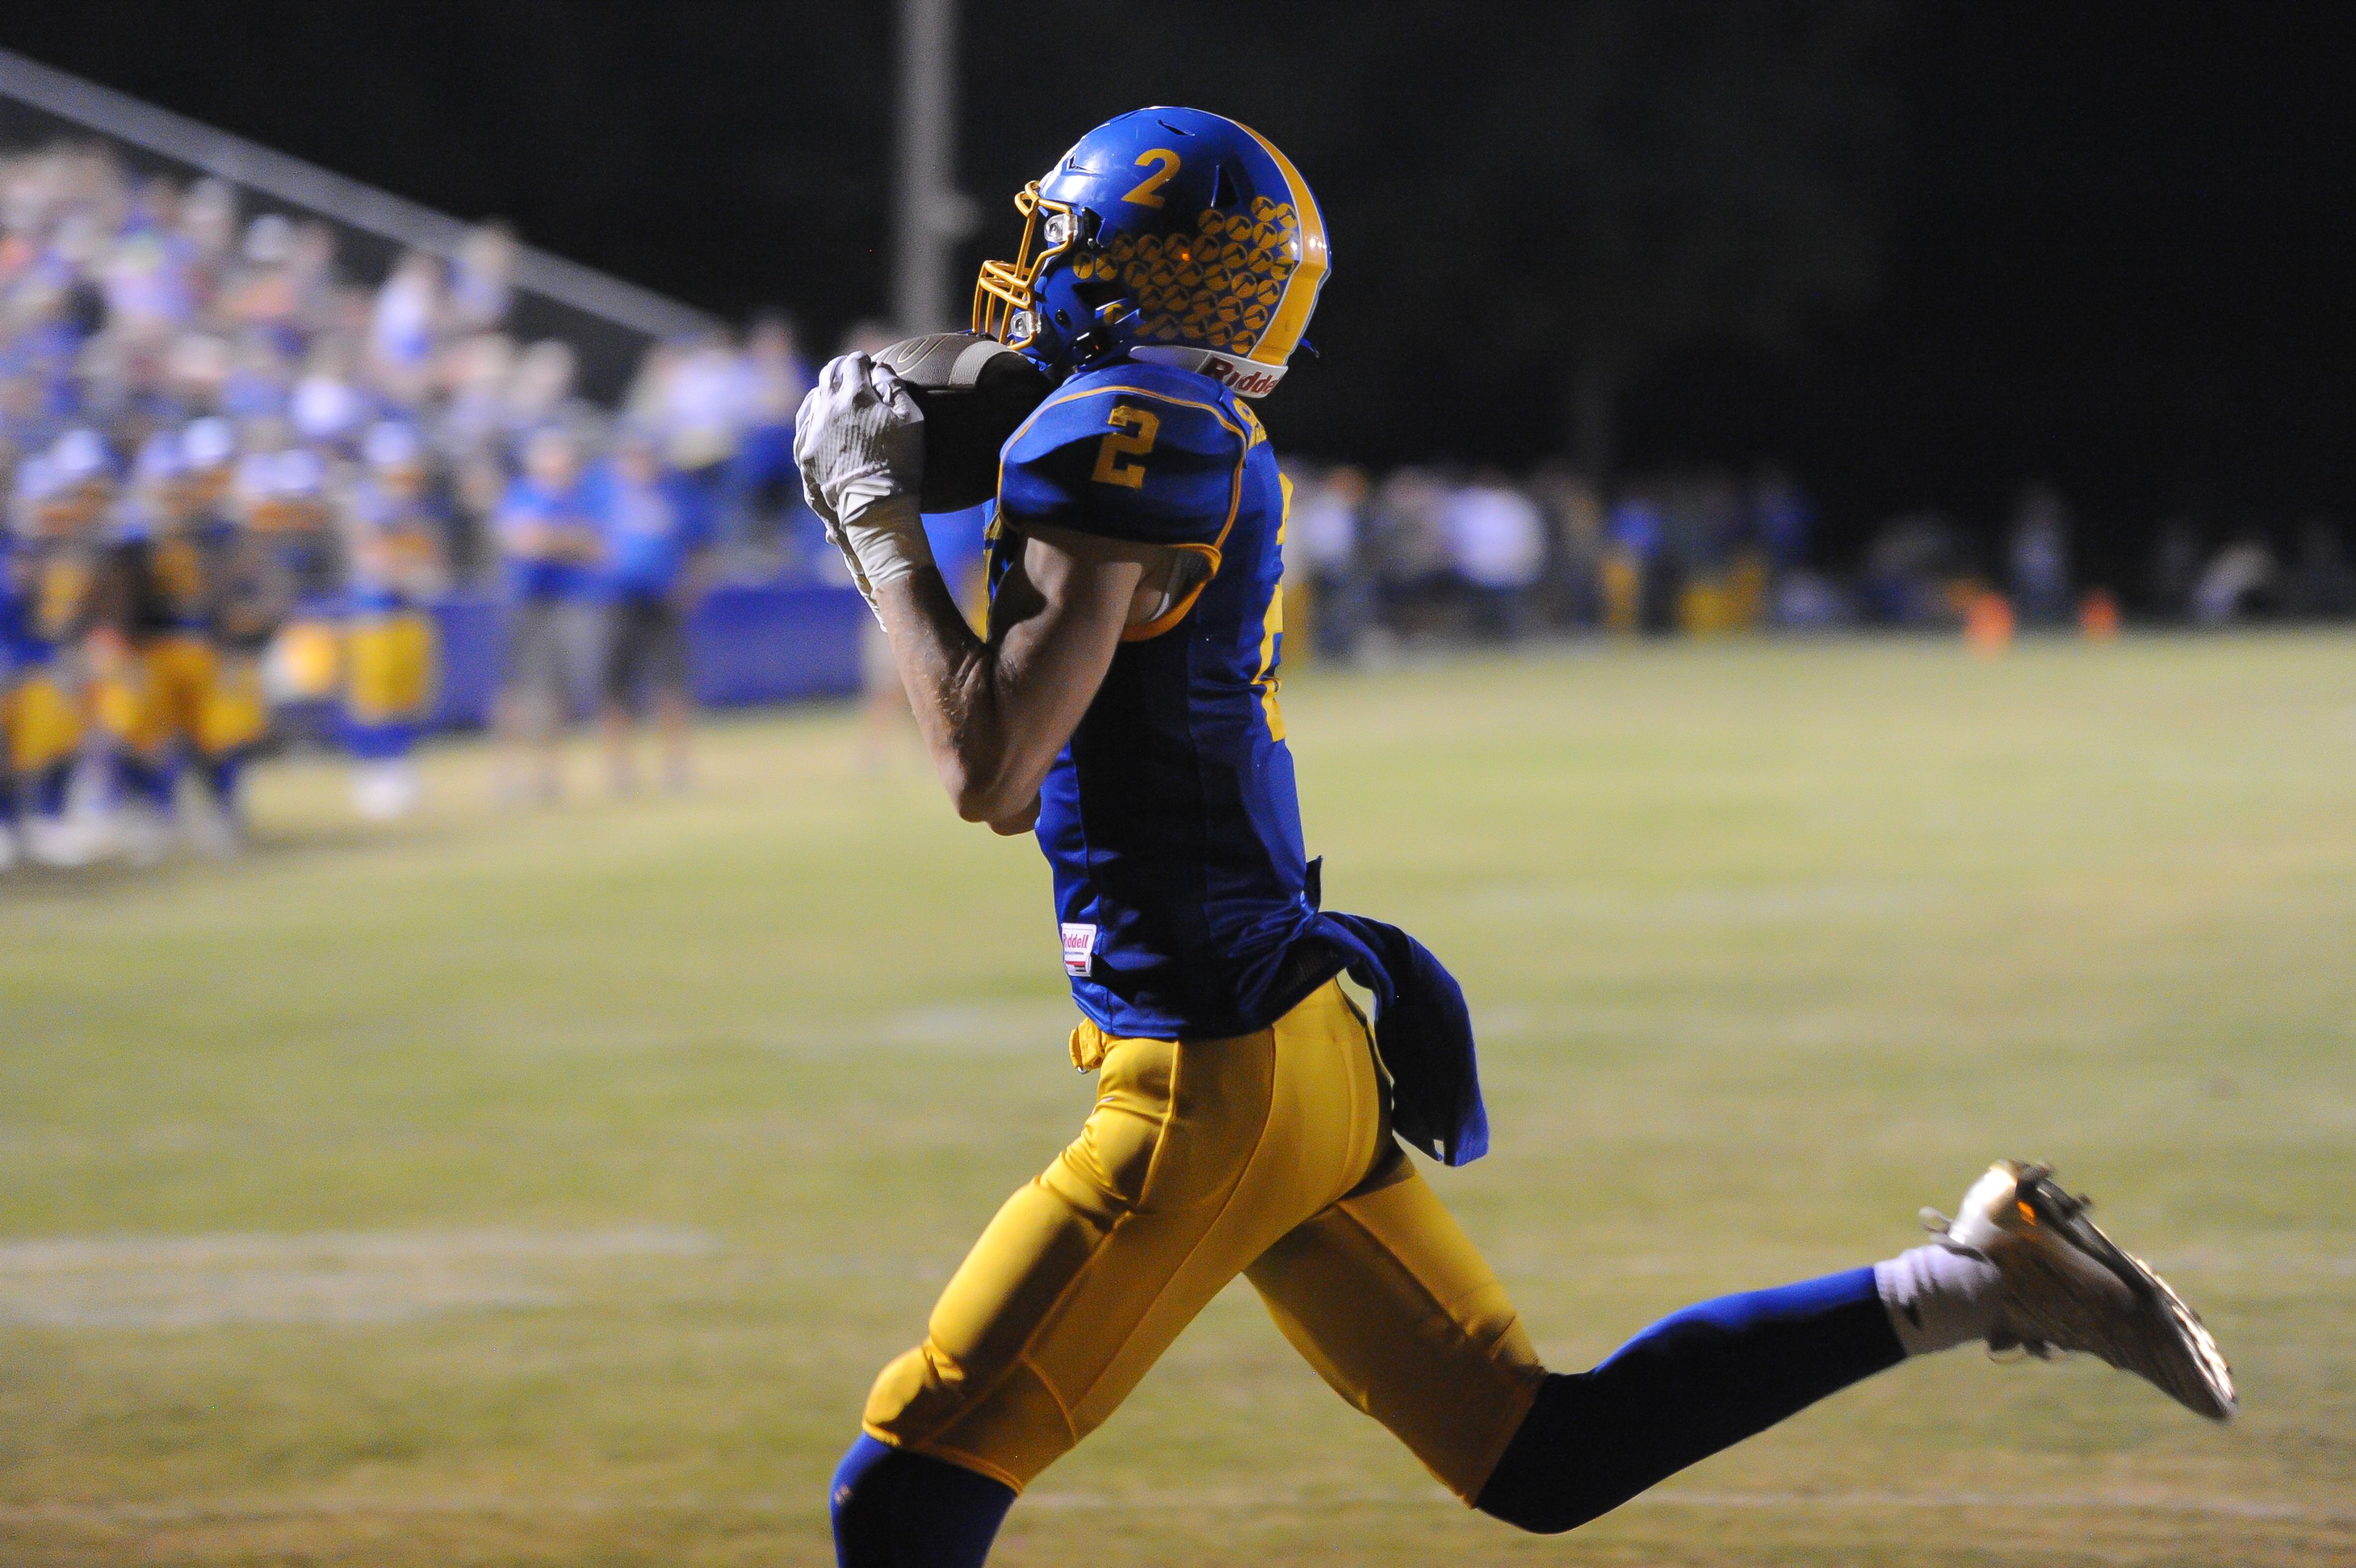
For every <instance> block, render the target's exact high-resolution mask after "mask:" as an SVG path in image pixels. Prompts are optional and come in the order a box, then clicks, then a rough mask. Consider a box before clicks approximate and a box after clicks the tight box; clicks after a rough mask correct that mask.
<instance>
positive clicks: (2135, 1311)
mask: <svg viewBox="0 0 2356 1568" xmlns="http://www.w3.org/2000/svg"><path fill="white" fill-rule="evenodd" d="M2089 1207H2091V1205H2090V1203H2089V1202H2088V1200H2085V1199H2083V1198H2072V1197H2071V1196H2070V1194H2068V1193H2067V1192H2064V1191H2063V1190H2062V1189H2061V1186H2060V1185H2059V1184H2058V1183H2056V1182H2055V1181H2054V1180H2053V1172H2052V1169H2051V1168H2050V1167H2047V1166H2042V1165H2030V1164H2024V1163H2022V1162H2020V1161H2018V1160H2009V1159H2005V1160H1998V1161H1997V1163H1996V1164H1994V1165H1992V1166H1990V1167H1988V1171H1987V1175H1986V1176H1983V1177H1981V1178H1980V1179H1979V1180H1978V1181H1976V1183H1974V1184H1973V1186H1972V1189H1971V1190H1970V1191H1969V1192H1966V1193H1965V1194H1964V1203H1963V1209H1962V1211H1961V1212H1959V1213H1958V1214H1957V1215H1956V1217H1955V1218H1954V1219H1953V1220H1948V1219H1947V1218H1946V1217H1945V1216H1944V1215H1941V1214H1938V1213H1936V1212H1934V1211H1931V1210H1928V1209H1926V1210H1924V1211H1922V1218H1923V1224H1924V1225H1925V1227H1926V1228H1929V1229H1933V1230H1935V1231H1937V1232H1939V1233H1940V1234H1941V1235H1943V1236H1944V1237H1945V1238H1946V1241H1947V1243H1949V1244H1950V1245H1952V1246H1955V1247H1959V1248H1961V1249H1963V1250H1965V1251H1966V1252H1971V1253H1977V1254H1978V1255H1979V1256H1981V1257H1984V1258H1986V1259H1987V1261H1988V1262H1989V1263H1991V1264H1995V1265H1996V1268H1997V1274H1998V1275H2001V1276H2002V1280H2003V1286H2002V1299H2001V1308H2000V1309H2001V1312H2002V1317H2003V1326H2002V1327H2001V1328H1998V1329H1997V1332H1996V1333H1994V1334H1991V1335H1990V1336H1989V1337H1988V1347H1989V1349H1996V1350H2006V1349H2013V1348H2014V1347H2016V1346H2018V1347H2019V1348H2020V1349H2025V1350H2027V1351H2028V1352H2029V1354H2030V1355H2033V1356H2038V1357H2040V1358H2044V1357H2050V1356H2051V1354H2052V1353H2053V1352H2054V1351H2056V1350H2083V1351H2084V1352H2086V1353H2087V1354H2089V1355H2093V1356H2097V1357H2099V1358H2101V1359H2102V1360H2104V1361H2107V1362H2108V1363H2110V1364H2111V1365H2112V1366H2114V1367H2116V1368H2118V1369H2119V1370H2120V1371H2126V1372H2133V1373H2135V1374H2136V1376H2137V1377H2139V1378H2142V1379H2144V1380H2145V1381H2148V1382H2150V1383H2153V1384H2155V1385H2156V1386H2158V1388H2159V1390H2160V1391H2161V1392H2164V1393H2166V1394H2167V1395H2168V1396H2169V1398H2171V1399H2173V1400H2175V1401H2176V1402H2177V1403H2179V1404H2181V1405H2183V1406H2184V1407H2185V1408H2187V1409H2188V1410H2192V1411H2195V1412H2197V1413H2200V1414H2202V1415H2205V1416H2207V1417H2209V1419H2211V1421H2225V1420H2228V1419H2230V1418H2231V1417H2232V1416H2233V1412H2234V1410H2235V1409H2236V1408H2237V1407H2238V1404H2239V1400H2238V1398H2237V1396H2236V1395H2235V1393H2234V1392H2233V1370H2232V1369H2231V1368H2230V1367H2228V1366H2226V1364H2225V1358H2224V1356H2223V1355H2222V1353H2220V1352H2219V1350H2218V1349H2217V1341H2216V1339H2214V1338H2212V1337H2211V1334H2210V1332H2209V1330H2208V1329H2207V1328H2205V1327H2203V1326H2202V1324H2201V1316H2200V1314H2199V1313H2196V1312H2194V1311H2193V1310H2192V1308H2190V1307H2187V1306H2185V1305H2184V1300H2183V1297H2181V1296H2178V1295H2177V1294H2176V1292H2174V1291H2173V1290H2170V1289H2169V1286H2168V1282H2167V1281H2166V1280H2164V1279H2162V1278H2160V1277H2159V1275H2157V1274H2155V1273H2153V1272H2152V1269H2151V1265H2150V1264H2147V1263H2145V1262H2144V1261H2143V1260H2142V1259H2141V1258H2138V1257H2136V1256H2135V1255H2134V1254H2133V1253H2129V1252H2127V1251H2126V1250H2125V1249H2123V1248H2121V1247H2120V1246H2119V1245H2118V1244H2117V1243H2115V1242H2113V1241H2112V1240H2111V1239H2110V1238H2109V1237H2108V1236H2106V1235H2104V1234H2103V1232H2101V1231H2100V1230H2098V1229H2096V1228H2095V1225H2094V1221H2091V1220H2089V1219H2087V1218H2086V1210H2087V1209H2088V1208H2089ZM1933 1221H1937V1223H1936V1224H1933Z"/></svg>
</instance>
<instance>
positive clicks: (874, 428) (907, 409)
mask: <svg viewBox="0 0 2356 1568" xmlns="http://www.w3.org/2000/svg"><path fill="white" fill-rule="evenodd" d="M794 462H795V464H797V465H798V467H799V468H800V469H801V475H802V495H803V496H804V498H805V499H807V500H808V501H809V506H810V510H811V511H813V512H816V513H817V514H818V516H819V521H821V522H823V523H824V524H825V525H826V537H827V538H828V539H831V540H832V541H833V542H834V546H835V548H836V549H840V550H841V551H842V555H843V560H844V561H845V563H846V564H848V565H849V566H850V568H851V581H852V582H854V583H856V584H857V585H858V588H859V592H860V595H861V597H862V598H864V599H865V600H866V601H867V605H868V608H869V609H871V610H873V609H875V608H876V603H875V591H876V590H877V589H878V588H880V587H882V586H883V585H884V584H885V583H887V582H891V581H895V580H897V579H899V578H902V577H905V576H906V575H907V574H908V573H909V572H911V571H915V570H916V568H917V567H919V566H924V565H929V564H931V562H932V559H933V551H932V547H931V546H930V545H929V544H928V543H926V539H925V528H924V523H923V521H922V519H921V517H919V514H918V511H917V506H916V494H917V491H918V489H919V488H920V487H921V486H922V485H923V483H924V476H925V416H924V413H923V411H920V410H919V409H918V408H917V407H916V399H914V398H912V397H910V396H909V395H908V389H907V388H906V387H905V386H904V385H903V384H902V383H901V380H900V379H899V378H898V377H897V376H894V374H892V372H891V371H889V370H887V369H885V368H883V367H882V366H881V365H878V364H876V363H875V362H874V361H873V359H870V358H869V357H867V356H866V355H864V354H845V355H843V356H841V357H840V358H837V359H832V360H830V361H828V363H827V366H826V368H825V369H823V370H821V371H819V378H818V385H817V386H815V387H813V388H811V389H810V392H809V396H808V397H806V398H804V399H803V400H802V406H801V409H800V411H798V413H796V414H795V416H794ZM879 614H880V612H879Z"/></svg>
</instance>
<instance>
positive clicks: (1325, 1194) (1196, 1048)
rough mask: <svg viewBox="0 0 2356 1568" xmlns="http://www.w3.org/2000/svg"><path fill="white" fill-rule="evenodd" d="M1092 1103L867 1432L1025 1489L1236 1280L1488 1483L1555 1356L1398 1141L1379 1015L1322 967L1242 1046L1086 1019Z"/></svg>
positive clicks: (1430, 1456) (1019, 1200)
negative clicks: (1297, 1001) (1107, 1028)
mask: <svg viewBox="0 0 2356 1568" xmlns="http://www.w3.org/2000/svg"><path fill="white" fill-rule="evenodd" d="M1073 1056H1074V1060H1075V1061H1076V1062H1078V1063H1079V1064H1080V1065H1081V1066H1083V1067H1087V1066H1093V1065H1096V1064H1097V1062H1098V1061H1101V1064H1102V1076H1101V1077H1100V1079H1099V1080H1098V1088H1097V1104H1096V1111H1095V1113H1094V1114H1093V1115H1090V1116H1089V1117H1088V1120H1087V1125H1086V1126H1085V1127H1084V1128H1082V1129H1081V1132H1080V1136H1078V1138H1076V1140H1074V1142H1073V1143H1072V1144H1071V1146H1070V1147H1067V1148H1066V1149H1065V1150H1064V1152H1063V1153H1062V1154H1061V1155H1059V1156H1058V1157H1056V1159H1055V1163H1054V1164H1053V1165H1051V1166H1049V1167H1048V1168H1047V1169H1046V1171H1045V1173H1044V1174H1043V1175H1042V1176H1040V1177H1039V1178H1038V1179H1036V1180H1034V1181H1033V1182H1031V1183H1030V1184H1029V1185H1027V1186H1025V1187H1024V1188H1023V1189H1021V1190H1020V1191H1018V1192H1016V1193H1015V1194H1014V1196H1013V1197H1012V1198H1010V1199H1008V1200H1006V1203H1005V1205H1004V1206H1003V1207H1002V1208H1001V1209H1000V1210H999V1211H998V1216H997V1218H996V1219H994V1220H992V1221H991V1222H990V1227H989V1229H987V1230H986V1231H984V1232H982V1235H981V1239H980V1241H979V1242H977V1243H974V1247H973V1250H972V1252H971V1253H969V1254H968V1255H967V1257H966V1260H965V1262H964V1263H963V1264H961V1265H960V1266H959V1267H958V1271H957V1274H956V1275H955V1276H954V1277H953V1278H952V1279H951V1280H950V1281H949V1284H948V1288H947V1289H946V1290H945V1291H943V1292H942V1294H941V1298H940V1301H939V1303H938V1304H937V1306H936V1307H934V1308H933V1315H932V1318H931V1321H930V1323H929V1324H928V1325H927V1328H926V1337H925V1342H924V1343H923V1344H922V1345H920V1346H918V1347H917V1348H916V1349H913V1350H910V1351H909V1352H907V1353H906V1354H905V1355H904V1356H902V1357H900V1358H899V1359H898V1360H895V1361H894V1362H893V1363H892V1364H891V1365H890V1366H888V1367H886V1368H884V1369H883V1374H882V1375H881V1376H880V1377H878V1378H877V1379H876V1381H875V1387H874V1390H873V1392H872V1393H870V1394H869V1395H868V1400H867V1412H866V1428H867V1431H868V1432H869V1433H870V1434H871V1435H873V1436H875V1437H876V1438H878V1439H880V1440H882V1441H883V1442H885V1443H889V1444H892V1445H895V1446H898V1447H903V1448H907V1449H912V1450H915V1451H917V1452H920V1453H926V1454H930V1455H934V1456H937V1457H939V1458H941V1459H945V1460H948V1461H949V1462H950V1463H952V1464H957V1465H960V1466H963V1467H966V1468H968V1469H971V1470H976V1471H979V1472H980V1473H981V1474H983V1475H986V1476H990V1477H994V1478H996V1479H998V1480H1000V1481H1003V1482H1004V1483H1006V1484H1007V1485H1008V1486H1010V1487H1012V1488H1015V1489H1017V1490H1018V1491H1019V1490H1021V1489H1022V1488H1023V1486H1024V1485H1026V1484H1027V1483H1028V1482H1029V1481H1030V1480H1031V1478H1032V1477H1034V1476H1036V1475H1038V1474H1039V1472H1040V1471H1042V1470H1044V1469H1045V1468H1046V1467H1048V1465H1050V1464H1051V1463H1053V1462H1054V1461H1055V1459H1056V1458H1057V1457H1058V1456H1061V1455H1063V1454H1064V1453H1066V1452H1067V1451H1068V1450H1069V1449H1070V1448H1071V1447H1072V1446H1073V1445H1076V1443H1078V1442H1079V1440H1080V1439H1081V1438H1083V1437H1085V1436H1087V1435H1088V1434H1089V1433H1090V1432H1092V1431H1094V1430H1095V1429H1096V1428H1097V1427H1098V1426H1099V1425H1101V1424H1103V1422H1104V1420H1105V1418H1106V1417H1107V1416H1109V1415H1110V1414H1111V1413H1113V1411H1114V1410H1115V1409H1116V1408H1117V1407H1118V1406H1119V1403H1120V1402H1121V1401H1122V1400H1123V1399H1125V1398H1126V1397H1128V1394H1129V1392H1130V1390H1131V1389H1133V1388H1135V1387H1136V1386H1137V1383H1138V1380H1139V1379H1141V1378H1142V1377H1143V1376H1144V1375H1145V1373H1146V1371H1147V1369H1149V1368H1150V1367H1151V1366H1152V1365H1153V1363H1154V1361H1155V1360H1156V1359H1157V1358H1159V1357H1160V1356H1161V1354H1162V1351H1163V1350H1165V1349H1168V1348H1169V1346H1170V1344H1171V1341H1173V1339H1176V1338H1177V1337H1178V1334H1179V1331H1180V1330H1181V1329H1183V1328H1185V1327H1186V1325H1187V1324H1188V1323H1189V1322H1191V1321H1193V1319H1194V1315H1195V1314H1196V1313H1197V1312H1200V1311H1201V1310H1202V1309H1203V1307H1205V1305H1207V1304H1208V1303H1209V1302H1210V1300H1211V1298H1212V1297H1213V1296H1216V1295H1217V1294H1218V1293H1219V1291H1220V1290H1221V1289H1222V1288H1224V1287H1225V1286H1226V1284H1227V1282H1228V1281H1230V1280H1232V1279H1233V1278H1235V1276H1236V1275H1238V1274H1241V1275H1244V1276H1245V1277H1247V1278H1248V1279H1249V1280H1250V1281H1251V1283H1252V1286H1253V1288H1254V1289H1256V1290H1258V1292H1259V1295H1260V1298H1261V1300H1263V1301H1264V1302H1266V1303H1267V1304H1268V1309H1269V1315H1270V1316H1271V1317H1274V1318H1275V1319H1276V1323H1277V1327H1278V1328H1280V1329H1281V1330H1283V1333H1284V1336H1285V1338H1286V1339H1290V1341H1292V1344H1293V1346H1294V1348H1295V1349H1299V1350H1300V1351H1301V1354H1302V1355H1303V1356H1305V1357H1307V1358H1308V1360H1309V1362H1310V1364H1311V1365H1312V1366H1314V1367H1315V1368H1316V1369H1317V1371H1318V1372H1319V1373H1320V1374H1321V1375H1323V1378H1324V1379H1325V1381H1327V1382H1328V1383H1330V1384H1331V1385H1333V1389H1334V1390H1335V1392H1338V1393H1340V1394H1341V1395H1342V1397H1343V1398H1344V1399H1346V1400H1348V1401H1349V1402H1350V1403H1352V1404H1354V1405H1355V1406H1357V1407H1358V1408H1359V1409H1360V1410H1363V1411H1365V1412H1366V1413H1368V1414H1369V1415H1372V1416H1373V1417H1374V1418H1375V1419H1376V1420H1377V1421H1379V1422H1381V1423H1382V1424H1384V1425H1385V1426H1387V1427H1388V1428H1390V1430H1391V1431H1392V1432H1393V1433H1395V1434H1396V1435H1398V1437H1399V1439H1400V1440H1401V1441H1402V1442H1404V1443H1405V1444H1406V1445H1408V1448H1409V1449H1410V1450H1412V1451H1413V1452H1414V1454H1415V1456H1416V1457H1417V1458H1419V1459H1420V1460H1422V1461H1423V1463H1424V1465H1425V1466H1426V1467H1428V1468H1430V1471H1431V1472H1432V1474H1433V1475H1435V1476H1437V1477H1439V1478H1440V1481H1441V1482H1443V1483H1444V1484H1445V1485H1446V1486H1447V1487H1448V1488H1449V1489H1450V1490H1451V1491H1453V1492H1454V1493H1456V1495H1457V1496H1459V1497H1461V1498H1462V1499H1465V1500H1466V1501H1468V1502H1469V1501H1471V1500H1472V1499H1473V1498H1474V1497H1476V1496H1478V1495H1479V1493H1480V1490H1481V1487H1482V1485H1483V1483H1484V1482H1485V1481H1486V1480H1487V1479H1488V1477H1489V1472H1490V1471H1491V1470H1492V1469H1494V1467H1495V1466H1496V1463H1497V1458H1498V1456H1499V1455H1501V1454H1502V1453H1504V1452H1505V1445H1506V1443H1507V1442H1508V1441H1509V1440H1510V1439H1511V1438H1512V1436H1513V1435H1514V1432H1515V1429H1516V1428H1517V1427H1518V1426H1519V1425H1520V1424H1521V1420H1522V1417H1523V1416H1524V1415H1525V1414H1526V1413H1528V1410H1529V1406H1530V1401H1531V1399H1532V1397H1533V1396H1534V1394H1535V1393H1536V1391H1537V1383H1538V1381H1539V1379H1540V1377H1541V1376H1542V1375H1543V1370H1542V1369H1541V1368H1540V1366H1539V1365H1538V1360H1537V1354H1536V1352H1535V1351H1533V1349H1531V1346H1530V1342H1529V1337H1528V1335H1527V1334H1526V1333H1525V1332H1524V1331H1523V1328H1522V1326H1521V1322H1520V1320H1519V1318H1518V1317H1515V1312H1514V1307H1513V1304H1512V1303H1511V1302H1510V1301H1508V1300H1507V1299H1506V1296H1505V1290H1504V1288H1503V1287H1502V1286H1500V1285H1498V1284H1497V1281H1496V1278H1495V1276H1494V1275H1492V1274H1491V1273H1490V1272H1489V1267H1488V1264H1485V1263H1484V1262H1483V1260H1482V1258H1481V1255H1480V1253H1477V1252H1476V1251H1474V1249H1473V1246H1472V1243H1471V1241H1470V1240H1468V1239H1467V1238H1466V1237H1465V1235H1464V1233H1463V1232H1462V1231H1461V1230H1459V1229H1458V1228H1457V1226H1456V1223H1455V1221H1453V1220H1451V1218H1450V1217H1449V1215H1448V1212H1447V1211H1446V1210H1444V1209H1442V1208H1441V1207H1440V1200H1438V1199H1437V1198H1436V1197H1435V1196H1433V1194H1432V1191H1431V1189H1430V1187H1428V1186H1427V1185H1425V1183H1424V1180H1423V1178H1422V1177H1421V1176H1420V1175H1419V1174H1418V1173H1417V1171H1416V1168H1415V1167H1414V1166H1413V1165H1412V1164H1411V1163H1409V1161H1408V1159H1407V1157H1406V1156H1405V1154H1404V1152H1403V1151H1401V1150H1400V1149H1399V1147H1398V1145H1397V1144H1396V1143H1395V1142H1393V1140H1392V1138H1391V1136H1390V1129H1389V1126H1388V1119H1387V1115H1386V1114H1385V1085H1384V1083H1383V1082H1382V1079H1381V1069H1380V1068H1379V1067H1378V1066H1377V1065H1376V1058H1375V1052H1374V1047H1373V1043H1372V1041H1371V1040H1369V1038H1368V1035H1367V1031H1366V1026H1365V1019H1363V1018H1362V1017H1361V1016H1360V1014H1359V1013H1358V1010H1357V1009H1356V1008H1355V1007H1353V1006H1352V1005H1351V1004H1350V1002H1349V1000H1348V999H1347V998H1346V997H1344V994H1343V992H1342V989H1341V987H1340V986H1339V985H1338V984H1336V983H1334V982H1332V981H1329V982H1327V983H1326V984H1325V985H1324V986H1323V987H1320V988H1319V989H1318V990H1317V991H1316V992H1314V993H1313V994H1312V995H1311V996H1310V997H1309V998H1308V999H1307V1000H1305V1001H1303V1002H1302V1003H1301V1005H1300V1006H1298V1007H1296V1008H1293V1009H1292V1010H1291V1011H1290V1013H1287V1014H1286V1015H1285V1016H1284V1017H1283V1018H1282V1019H1279V1020H1278V1021H1277V1022H1276V1023H1275V1024H1274V1025H1272V1026H1270V1027H1269V1028H1268V1029H1262V1030H1260V1031H1259V1032H1258V1033H1257V1034H1249V1035H1243V1036H1240V1037H1237V1038H1236V1039H1233V1040H1121V1039H1112V1038H1108V1037H1107V1036H1105V1035H1104V1034H1102V1033H1101V1032H1100V1031H1098V1029H1095V1027H1094V1026H1092V1025H1083V1026H1082V1027H1081V1028H1080V1029H1078V1030H1076V1031H1075V1033H1074V1035H1073Z"/></svg>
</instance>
